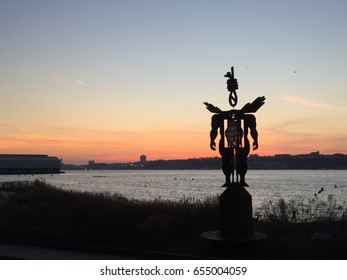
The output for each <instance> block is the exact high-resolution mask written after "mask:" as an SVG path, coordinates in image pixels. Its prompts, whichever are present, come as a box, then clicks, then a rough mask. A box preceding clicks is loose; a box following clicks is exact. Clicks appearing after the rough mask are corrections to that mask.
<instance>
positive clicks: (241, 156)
mask: <svg viewBox="0 0 347 280" xmlns="http://www.w3.org/2000/svg"><path fill="white" fill-rule="evenodd" d="M225 77H227V78H228V80H227V89H228V91H229V92H230V94H229V104H230V106H232V107H233V109H232V110H229V111H222V110H221V109H219V108H218V107H215V106H214V105H212V104H210V103H207V102H204V104H205V105H206V108H207V109H208V110H209V111H210V112H212V113H215V114H214V115H213V116H212V119H211V132H210V140H211V142H210V147H211V149H212V150H216V143H215V139H216V138H217V136H218V130H219V134H220V141H219V153H220V155H221V156H222V161H223V166H222V169H223V173H224V175H225V184H224V185H223V187H229V186H231V185H232V183H234V182H237V183H239V184H241V185H242V186H248V185H247V183H246V181H245V175H246V173H247V156H248V155H249V152H250V142H249V140H248V133H250V135H251V137H252V138H253V143H252V147H253V150H256V149H257V148H258V132H257V129H256V119H255V117H254V115H252V114H250V113H255V112H256V111H258V109H259V108H260V107H261V106H262V105H263V104H264V103H265V97H264V96H262V97H258V98H256V99H255V100H254V101H253V102H252V103H247V104H246V105H245V106H243V107H242V109H241V110H235V109H234V107H235V106H236V105H237V101H238V98H237V94H236V90H237V89H238V83H237V79H235V78H234V68H233V67H232V68H231V73H230V72H228V73H227V74H226V75H225ZM225 126H226V129H225ZM225 138H226V139H225ZM235 170H236V179H235V174H234V173H235ZM230 177H231V178H230Z"/></svg>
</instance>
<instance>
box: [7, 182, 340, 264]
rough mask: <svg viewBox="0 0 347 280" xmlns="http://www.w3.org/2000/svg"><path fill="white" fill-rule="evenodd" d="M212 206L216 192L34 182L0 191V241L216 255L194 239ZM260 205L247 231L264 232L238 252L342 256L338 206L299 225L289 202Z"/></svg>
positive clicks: (213, 218)
mask: <svg viewBox="0 0 347 280" xmlns="http://www.w3.org/2000/svg"><path fill="white" fill-rule="evenodd" d="M276 205H277V206H276ZM218 208H219V206H218V200H217V198H210V199H206V200H204V201H192V200H190V199H182V200H181V201H178V202H173V201H163V200H152V201H141V200H130V199H127V198H125V197H122V196H119V195H108V194H102V193H86V192H85V193H82V192H74V191H66V190H62V189H58V188H54V187H52V186H50V185H48V184H46V183H44V182H40V181H35V182H34V183H33V184H32V185H31V187H30V188H23V189H21V190H19V191H17V192H16V194H15V195H7V196H1V197H0V239H2V240H9V239H22V240H23V239H25V240H36V241H40V242H42V241H46V242H47V241H49V242H53V243H64V244H74V246H76V244H78V245H79V246H82V247H83V246H98V247H109V248H111V247H117V248H126V249H132V250H147V251H149V250H153V251H162V252H169V253H177V254H185V255H188V254H191V255H196V256H201V257H202V258H210V257H218V255H216V252H214V255H211V254H210V252H209V244H207V243H206V241H205V240H203V239H202V238H200V234H201V233H202V232H205V231H208V230H214V229H218V227H219V224H218V215H219V209H218ZM265 210H266V211H267V212H266V213H267V216H265V215H264V214H262V217H259V220H258V221H257V222H256V223H255V225H254V229H255V230H256V231H260V232H264V233H266V234H268V235H269V238H268V239H267V240H265V241H263V242H261V243H259V244H258V247H257V250H255V251H253V252H252V254H250V255H248V256H246V258H249V259H346V258H347V253H346V252H347V222H346V221H347V219H346V213H347V212H346V209H341V211H342V213H345V214H342V215H341V217H340V216H339V217H336V216H335V217H333V216H331V217H330V218H329V217H328V216H327V217H325V218H324V219H322V218H321V217H316V219H313V220H312V219H311V221H310V222H306V223H298V222H292V216H291V215H292V208H290V207H289V205H287V204H286V203H285V202H279V203H278V204H276V203H273V207H272V208H269V209H265ZM265 210H264V211H265ZM269 211H270V212H269ZM264 213H265V212H264ZM329 219H330V220H329Z"/></svg>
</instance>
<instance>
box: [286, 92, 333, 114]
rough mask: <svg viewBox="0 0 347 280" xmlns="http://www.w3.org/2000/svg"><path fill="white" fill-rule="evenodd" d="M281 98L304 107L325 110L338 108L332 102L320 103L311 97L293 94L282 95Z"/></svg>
mask: <svg viewBox="0 0 347 280" xmlns="http://www.w3.org/2000/svg"><path fill="white" fill-rule="evenodd" d="M281 99H282V100H284V101H286V102H289V103H292V104H296V105H301V106H304V107H313V108H322V109H326V110H338V107H337V106H336V105H333V104H327V103H320V102H317V101H314V100H311V99H306V98H301V97H299V96H295V95H283V96H281Z"/></svg>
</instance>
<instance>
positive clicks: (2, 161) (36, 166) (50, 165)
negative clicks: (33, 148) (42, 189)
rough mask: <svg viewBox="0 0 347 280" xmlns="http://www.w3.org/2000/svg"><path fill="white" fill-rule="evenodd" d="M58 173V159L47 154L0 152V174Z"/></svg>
mask: <svg viewBox="0 0 347 280" xmlns="http://www.w3.org/2000/svg"><path fill="white" fill-rule="evenodd" d="M52 173H60V160H59V159H58V158H57V157H49V156H47V155H11V154H0V174H52Z"/></svg>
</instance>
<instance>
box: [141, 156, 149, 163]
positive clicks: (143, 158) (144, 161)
mask: <svg viewBox="0 0 347 280" xmlns="http://www.w3.org/2000/svg"><path fill="white" fill-rule="evenodd" d="M146 161H147V157H146V156H145V155H142V156H140V164H146Z"/></svg>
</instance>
